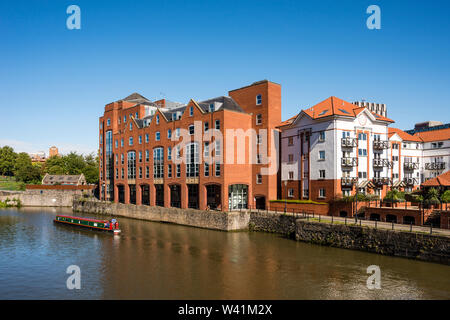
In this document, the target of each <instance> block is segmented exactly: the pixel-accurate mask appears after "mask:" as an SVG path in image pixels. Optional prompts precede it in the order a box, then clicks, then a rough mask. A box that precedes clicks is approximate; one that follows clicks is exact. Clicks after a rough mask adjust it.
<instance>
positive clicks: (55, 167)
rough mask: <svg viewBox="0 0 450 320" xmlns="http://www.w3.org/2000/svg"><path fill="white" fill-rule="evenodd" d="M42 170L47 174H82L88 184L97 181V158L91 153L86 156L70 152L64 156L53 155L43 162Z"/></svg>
mask: <svg viewBox="0 0 450 320" xmlns="http://www.w3.org/2000/svg"><path fill="white" fill-rule="evenodd" d="M44 172H45V173H48V174H70V175H77V174H81V173H82V174H84V176H85V178H86V182H87V183H89V184H96V183H98V175H99V165H98V158H97V157H95V156H94V155H93V154H89V155H87V156H83V155H79V154H77V153H76V152H71V153H69V154H67V155H64V156H54V157H51V158H49V159H47V161H46V162H45V166H44Z"/></svg>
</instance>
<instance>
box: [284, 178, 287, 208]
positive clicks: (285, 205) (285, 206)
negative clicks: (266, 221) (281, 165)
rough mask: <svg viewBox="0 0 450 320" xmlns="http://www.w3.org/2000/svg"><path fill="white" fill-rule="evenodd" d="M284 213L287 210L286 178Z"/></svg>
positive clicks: (285, 184)
mask: <svg viewBox="0 0 450 320" xmlns="http://www.w3.org/2000/svg"><path fill="white" fill-rule="evenodd" d="M284 190H285V192H284V195H285V196H284V213H286V210H287V180H284Z"/></svg>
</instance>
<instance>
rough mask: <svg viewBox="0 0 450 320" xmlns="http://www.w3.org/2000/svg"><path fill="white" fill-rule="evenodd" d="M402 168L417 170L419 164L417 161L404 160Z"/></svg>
mask: <svg viewBox="0 0 450 320" xmlns="http://www.w3.org/2000/svg"><path fill="white" fill-rule="evenodd" d="M403 169H405V170H417V169H419V164H418V163H417V162H404V163H403Z"/></svg>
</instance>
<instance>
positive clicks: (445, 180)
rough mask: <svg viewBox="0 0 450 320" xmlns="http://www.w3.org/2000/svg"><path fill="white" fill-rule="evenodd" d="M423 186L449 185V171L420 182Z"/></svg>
mask: <svg viewBox="0 0 450 320" xmlns="http://www.w3.org/2000/svg"><path fill="white" fill-rule="evenodd" d="M422 186H424V187H441V186H444V187H450V171H447V172H445V173H443V174H441V175H439V176H437V177H436V178H432V179H430V180H427V181H425V182H424V183H422Z"/></svg>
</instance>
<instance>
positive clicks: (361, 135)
mask: <svg viewBox="0 0 450 320" xmlns="http://www.w3.org/2000/svg"><path fill="white" fill-rule="evenodd" d="M358 140H363V141H365V140H367V133H358Z"/></svg>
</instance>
